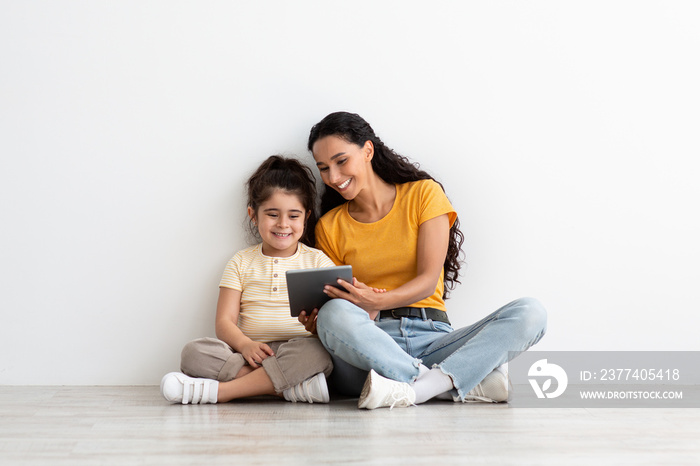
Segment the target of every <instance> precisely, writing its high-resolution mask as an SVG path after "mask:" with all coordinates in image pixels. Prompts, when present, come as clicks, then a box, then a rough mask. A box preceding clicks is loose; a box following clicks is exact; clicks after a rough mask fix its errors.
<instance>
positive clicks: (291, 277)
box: [286, 265, 352, 317]
mask: <svg viewBox="0 0 700 466" xmlns="http://www.w3.org/2000/svg"><path fill="white" fill-rule="evenodd" d="M286 278H287V293H288V294H289V310H290V313H291V314H292V317H297V316H298V315H299V314H300V313H301V311H306V313H307V314H310V313H311V311H313V310H314V309H319V308H320V307H321V306H323V304H325V303H326V301H328V300H330V299H331V298H330V297H329V296H328V295H327V294H326V293H324V292H323V287H324V286H326V285H331V286H335V287H337V288H340V286H338V279H339V278H342V279H343V280H345V281H347V282H350V283H352V266H350V265H338V266H335V267H325V268H321V269H299V270H288V271H287V272H286Z"/></svg>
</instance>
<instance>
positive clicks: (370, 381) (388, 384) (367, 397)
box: [357, 369, 416, 409]
mask: <svg viewBox="0 0 700 466" xmlns="http://www.w3.org/2000/svg"><path fill="white" fill-rule="evenodd" d="M415 401H416V392H415V391H413V387H411V385H409V384H407V383H405V382H397V381H395V380H391V379H387V378H386V377H382V376H381V375H379V374H377V373H376V372H375V371H374V369H372V370H370V371H369V375H368V376H367V380H365V384H364V386H363V387H362V393H361V394H360V399H359V401H358V402H357V407H358V408H365V409H375V408H387V407H388V408H389V409H393V408H394V407H397V406H398V407H399V408H407V407H409V406H415Z"/></svg>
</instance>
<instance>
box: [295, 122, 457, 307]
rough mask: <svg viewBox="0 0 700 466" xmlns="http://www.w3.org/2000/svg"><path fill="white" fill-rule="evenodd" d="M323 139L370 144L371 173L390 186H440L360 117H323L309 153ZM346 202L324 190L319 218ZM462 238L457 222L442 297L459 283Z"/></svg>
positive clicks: (309, 147) (452, 232) (313, 132)
mask: <svg viewBox="0 0 700 466" xmlns="http://www.w3.org/2000/svg"><path fill="white" fill-rule="evenodd" d="M326 136H337V137H339V138H342V139H343V140H345V141H347V142H349V143H352V144H356V145H358V146H360V147H363V146H364V145H365V143H366V142H367V141H372V144H373V145H374V157H373V158H372V169H373V170H374V172H375V173H376V174H377V175H379V177H380V178H381V179H382V180H384V181H386V182H387V183H391V184H402V183H407V182H410V181H418V180H427V179H430V180H433V181H435V182H436V183H438V184H439V185H440V187H441V188H442V190H443V191H444V190H445V188H444V187H443V186H442V184H441V183H440V182H439V181H437V180H435V178H433V177H432V176H430V175H429V174H428V173H427V172H425V171H423V170H420V168H419V165H418V164H417V163H413V162H411V161H409V160H408V158H406V157H404V156H402V155H399V154H397V153H396V152H394V151H393V150H392V149H390V148H389V147H387V146H386V145H385V144H384V143H383V142H382V140H381V139H379V137H378V136H377V135H376V134H374V130H373V129H372V127H371V126H370V125H369V123H367V122H366V121H365V120H364V119H363V118H362V117H361V116H360V115H357V114H355V113H348V112H335V113H331V114H330V115H328V116H326V117H325V118H324V119H323V120H321V121H320V122H318V123H317V124H316V125H314V127H313V128H311V133H310V134H309V143H308V149H309V151H312V152H313V146H314V143H315V142H316V141H318V140H319V139H321V138H324V137H326ZM345 202H346V200H345V199H343V197H342V196H341V195H340V194H339V193H338V192H337V191H336V190H334V189H332V188H329V187H328V186H326V187H325V189H324V192H323V195H322V196H321V215H323V214H325V213H326V212H328V211H329V210H331V209H333V208H334V207H337V206H339V205H341V204H343V203H345ZM463 243H464V235H463V234H462V232H461V231H460V229H459V218H457V219H456V220H455V223H454V224H453V225H452V228H450V242H449V246H448V248H447V256H446V257H445V264H444V266H443V268H444V271H445V279H444V281H445V292H444V295H443V297H444V298H447V295H448V294H449V291H448V290H452V289H454V287H455V286H456V284H457V283H461V282H460V281H459V279H458V278H459V269H460V268H461V267H462V265H461V260H460V256H461V254H462V244H463Z"/></svg>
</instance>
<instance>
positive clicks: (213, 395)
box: [209, 380, 219, 403]
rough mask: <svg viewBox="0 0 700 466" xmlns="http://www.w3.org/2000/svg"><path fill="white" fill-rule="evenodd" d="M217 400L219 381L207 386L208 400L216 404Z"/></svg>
mask: <svg viewBox="0 0 700 466" xmlns="http://www.w3.org/2000/svg"><path fill="white" fill-rule="evenodd" d="M218 398H219V381H218V380H217V381H214V383H212V384H209V399H210V400H212V401H213V402H214V403H216V402H217V401H219V400H218Z"/></svg>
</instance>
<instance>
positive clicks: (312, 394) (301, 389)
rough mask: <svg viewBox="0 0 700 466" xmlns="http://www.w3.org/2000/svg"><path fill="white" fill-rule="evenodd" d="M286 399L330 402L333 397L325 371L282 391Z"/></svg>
mask: <svg viewBox="0 0 700 466" xmlns="http://www.w3.org/2000/svg"><path fill="white" fill-rule="evenodd" d="M282 395H283V396H284V399H285V400H287V401H291V402H292V403H296V402H298V401H301V402H304V403H328V402H329V401H330V400H331V398H330V396H329V395H328V384H327V383H326V376H325V375H324V374H323V372H319V373H318V374H316V375H314V376H313V377H311V378H309V379H306V380H304V381H303V382H302V383H300V384H299V385H295V386H293V387H290V388H288V389H286V390H285V391H283V392H282Z"/></svg>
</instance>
